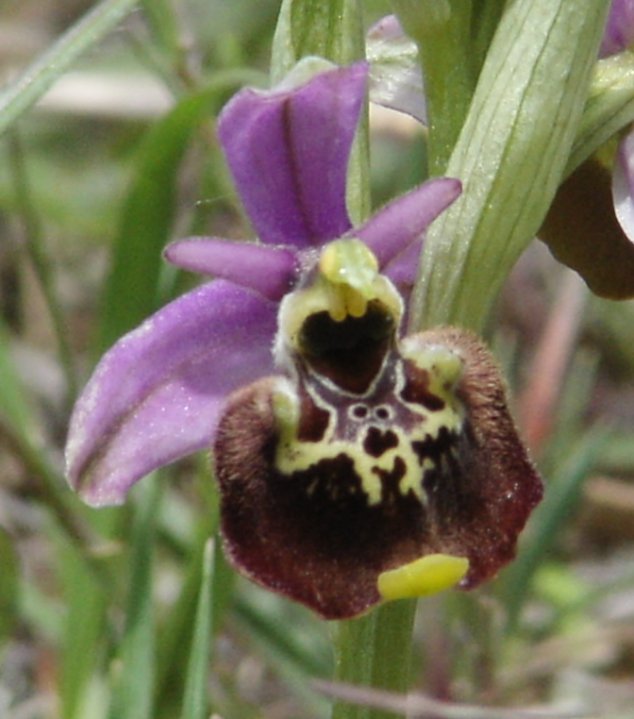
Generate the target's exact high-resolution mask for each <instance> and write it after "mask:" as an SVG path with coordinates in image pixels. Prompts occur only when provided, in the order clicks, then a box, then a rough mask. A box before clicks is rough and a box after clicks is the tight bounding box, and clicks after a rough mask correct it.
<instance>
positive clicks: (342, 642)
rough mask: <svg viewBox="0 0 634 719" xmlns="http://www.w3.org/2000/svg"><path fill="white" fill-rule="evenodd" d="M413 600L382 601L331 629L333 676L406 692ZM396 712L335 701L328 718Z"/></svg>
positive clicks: (366, 718) (389, 718)
mask: <svg viewBox="0 0 634 719" xmlns="http://www.w3.org/2000/svg"><path fill="white" fill-rule="evenodd" d="M415 614H416V602H415V601H413V600H404V601H400V602H392V603H389V604H384V605H383V606H381V607H379V608H378V609H375V610H374V611H372V612H371V613H370V614H368V615H366V616H364V617H361V618H359V619H352V620H349V621H346V622H338V624H337V625H336V628H335V632H334V646H335V654H336V663H335V680H337V681H340V682H344V683H347V684H356V685H361V686H369V687H373V688H375V689H385V690H388V691H390V692H395V693H399V694H406V693H407V691H408V690H409V687H410V674H411V660H412V630H413V626H414V616H415ZM400 716H401V715H400V714H394V713H393V712H388V711H384V710H381V709H372V708H370V707H367V706H363V705H352V704H345V703H343V702H339V703H337V704H336V705H335V708H334V710H333V714H332V719H395V718H396V717H400Z"/></svg>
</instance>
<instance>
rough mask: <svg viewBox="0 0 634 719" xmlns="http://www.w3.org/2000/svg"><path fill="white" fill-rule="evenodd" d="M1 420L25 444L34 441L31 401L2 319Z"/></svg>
mask: <svg viewBox="0 0 634 719" xmlns="http://www.w3.org/2000/svg"><path fill="white" fill-rule="evenodd" d="M0 420H4V422H6V423H8V424H9V425H10V426H11V427H12V428H13V431H14V433H15V434H16V435H18V436H19V437H21V438H22V440H23V442H24V444H29V445H31V444H32V442H33V441H34V436H33V431H34V429H33V428H34V419H33V415H32V410H31V406H30V402H29V400H28V397H27V394H26V392H25V391H24V387H23V385H22V382H21V381H20V378H19V377H18V374H17V372H16V371H15V366H14V364H13V360H12V358H11V355H10V335H9V332H8V331H7V329H6V328H5V326H4V324H3V323H2V321H0Z"/></svg>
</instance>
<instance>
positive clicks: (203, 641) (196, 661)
mask: <svg viewBox="0 0 634 719" xmlns="http://www.w3.org/2000/svg"><path fill="white" fill-rule="evenodd" d="M216 551H217V550H216V544H215V542H214V541H213V540H212V539H210V540H208V541H207V544H206V545H205V551H204V553H203V568H202V584H201V587H200V595H199V597H198V607H197V609H196V619H195V621H194V635H193V639H192V646H191V652H190V655H189V662H188V665H187V683H186V685H185V700H184V703H183V713H182V719H204V718H205V717H206V716H208V714H209V709H208V704H209V701H208V698H207V683H208V682H207V673H208V671H209V658H210V648H209V643H210V640H211V628H212V626H213V617H212V610H213V603H212V597H213V594H212V588H213V584H214V573H213V567H214V554H215V552H216Z"/></svg>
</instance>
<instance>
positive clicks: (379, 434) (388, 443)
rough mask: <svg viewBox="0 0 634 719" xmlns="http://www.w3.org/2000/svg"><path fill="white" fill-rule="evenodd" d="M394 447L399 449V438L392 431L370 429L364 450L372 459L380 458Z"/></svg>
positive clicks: (364, 443) (364, 442)
mask: <svg viewBox="0 0 634 719" xmlns="http://www.w3.org/2000/svg"><path fill="white" fill-rule="evenodd" d="M394 447H398V437H397V436H396V434H395V433H394V432H392V430H391V429H388V430H387V431H386V432H384V431H383V430H381V429H379V428H378V427H370V428H369V429H368V433H367V434H366V436H365V439H364V440H363V449H364V450H365V451H366V452H367V453H368V454H369V455H370V456H371V457H380V456H381V455H382V454H383V453H385V452H387V451H388V450H389V449H394Z"/></svg>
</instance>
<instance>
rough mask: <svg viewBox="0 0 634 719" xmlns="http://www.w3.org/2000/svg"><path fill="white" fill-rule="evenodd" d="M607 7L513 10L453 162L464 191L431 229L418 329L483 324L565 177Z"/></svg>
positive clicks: (561, 3) (416, 302) (604, 3)
mask: <svg viewBox="0 0 634 719" xmlns="http://www.w3.org/2000/svg"><path fill="white" fill-rule="evenodd" d="M608 4H609V3H608V0H587V1H586V2H584V3H571V2H568V0H534V1H533V2H514V3H510V4H509V5H508V6H507V9H506V11H505V13H504V15H503V16H502V19H501V21H500V25H499V26H498V29H497V32H496V34H495V36H494V38H493V41H492V43H491V46H490V49H489V53H488V55H487V59H486V61H485V64H484V66H483V68H482V72H481V74H480V79H479V81H478V85H477V87H476V91H475V93H474V96H473V100H472V103H471V106H470V109H469V113H468V115H467V118H466V121H465V124H464V127H463V129H462V132H461V134H460V137H459V138H458V142H457V144H456V147H455V149H454V151H453V153H452V156H451V159H450V161H449V164H448V166H447V170H446V174H447V175H449V176H453V177H458V178H460V179H461V180H462V182H463V188H464V191H463V195H462V196H461V198H460V199H459V200H458V201H457V202H456V203H454V205H453V206H452V207H451V208H450V209H449V210H448V211H447V212H446V213H444V214H443V215H442V216H441V218H440V219H439V220H438V221H437V222H435V223H434V224H433V225H432V227H431V228H430V231H429V233H428V236H427V240H426V243H425V249H424V252H423V257H422V258H421V272H420V277H419V282H418V283H417V286H416V288H415V292H414V297H413V307H412V325H411V326H412V327H413V328H420V327H429V326H434V325H439V324H446V323H452V324H459V325H463V326H467V327H472V328H474V329H476V330H479V329H481V328H482V327H483V325H484V323H485V320H486V317H487V314H488V312H489V310H490V308H491V305H492V303H493V300H494V298H495V296H496V294H497V292H498V290H499V288H500V286H501V284H502V282H503V281H504V279H505V278H506V276H507V275H508V273H509V271H510V269H511V267H512V266H513V264H514V263H515V261H516V260H517V258H518V256H519V255H520V253H521V252H522V250H523V249H524V248H525V247H526V246H527V244H528V243H529V242H530V240H531V239H532V237H533V236H534V234H535V233H536V231H537V230H538V228H539V226H540V224H541V222H542V220H543V218H544V215H545V213H546V211H547V209H548V206H549V204H550V201H551V200H552V197H553V195H554V193H555V191H556V189H557V186H558V185H559V183H560V181H561V178H562V174H563V172H564V170H565V167H566V164H567V162H568V157H569V155H570V150H571V147H572V143H573V140H574V138H575V135H576V134H577V131H578V128H579V121H580V118H581V113H582V110H583V107H584V104H585V102H586V98H587V95H588V88H589V84H590V78H591V73H592V70H593V68H594V65H595V61H596V56H597V49H598V45H599V41H600V37H601V32H602V28H603V24H604V20H605V15H606V12H607V9H608ZM438 122H441V119H440V118H438Z"/></svg>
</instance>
